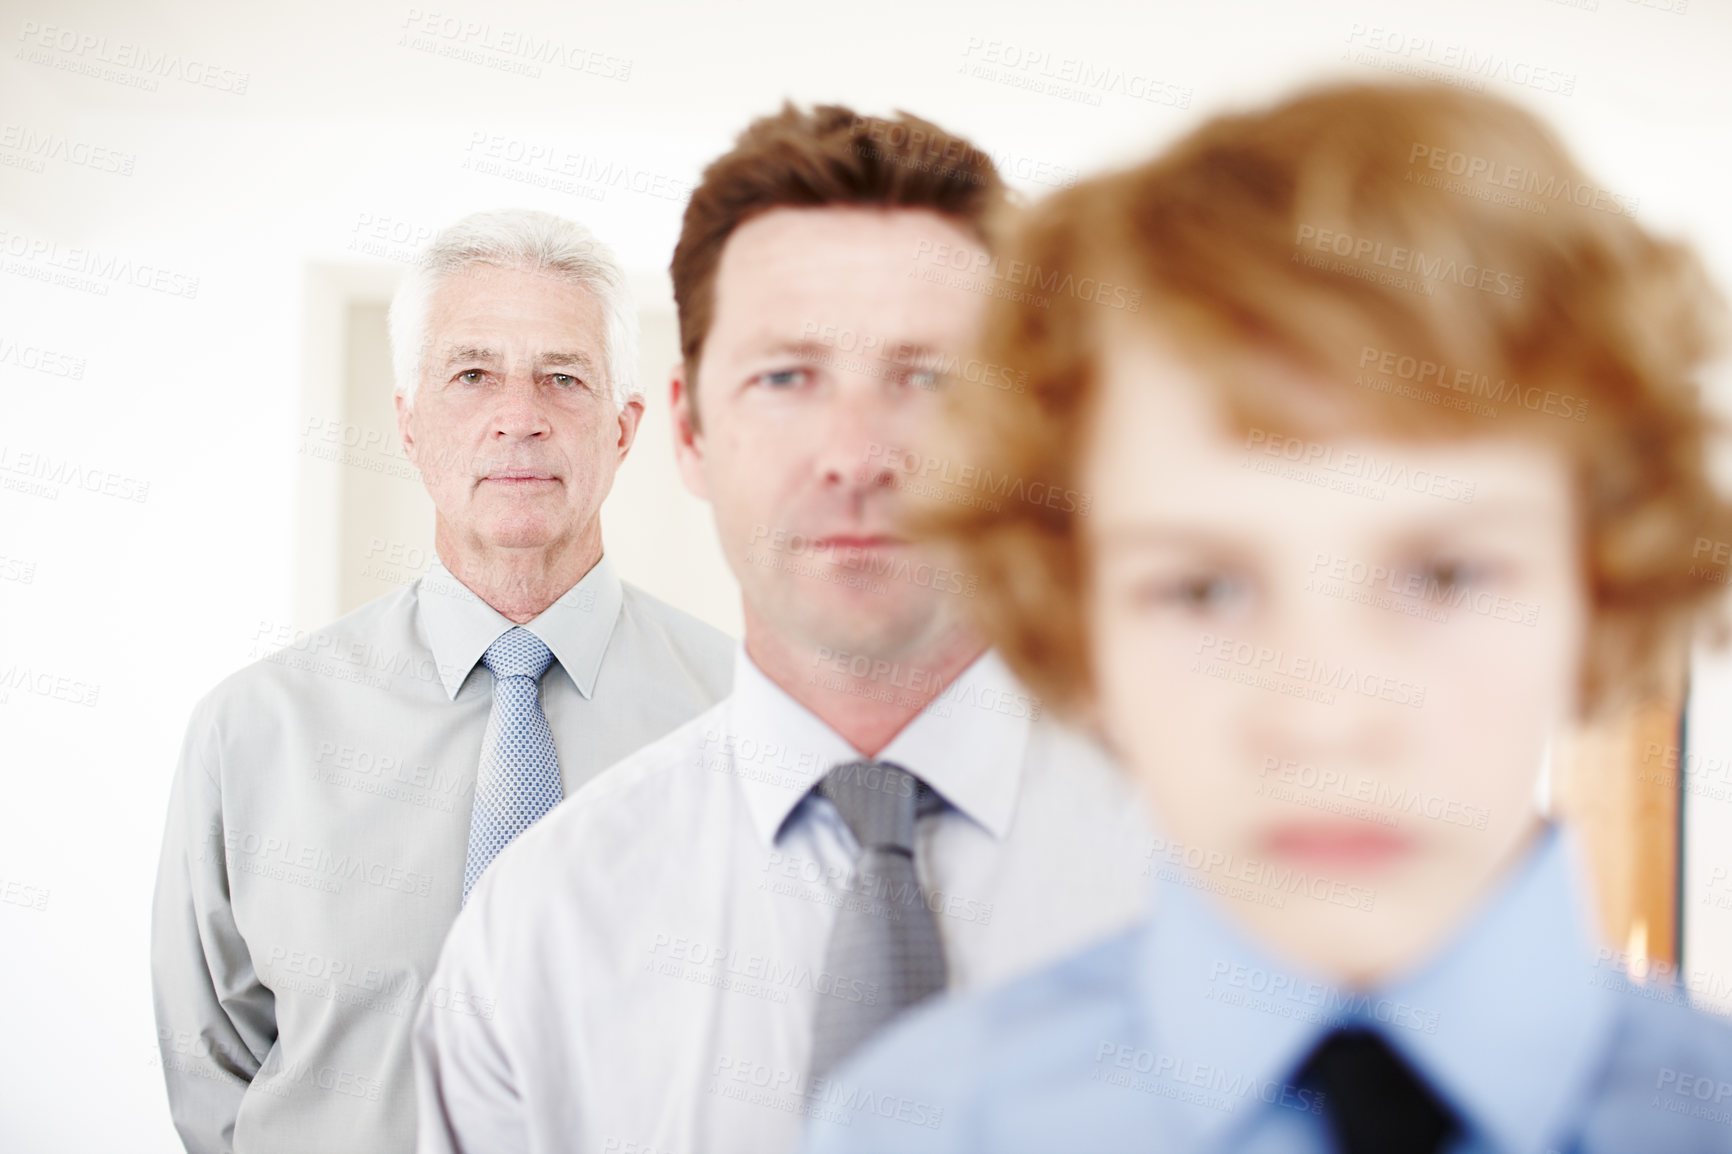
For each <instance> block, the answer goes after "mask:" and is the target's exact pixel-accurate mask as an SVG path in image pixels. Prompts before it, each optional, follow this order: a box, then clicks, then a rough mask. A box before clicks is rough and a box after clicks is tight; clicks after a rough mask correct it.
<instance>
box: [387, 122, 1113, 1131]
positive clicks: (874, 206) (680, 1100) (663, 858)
mask: <svg viewBox="0 0 1732 1154" xmlns="http://www.w3.org/2000/svg"><path fill="white" fill-rule="evenodd" d="M1001 196H1002V192H1001V186H1000V184H999V181H998V177H997V174H996V172H995V171H994V170H993V168H992V165H991V162H990V161H989V160H987V159H986V158H985V157H984V155H982V154H981V153H980V152H979V151H978V150H977V149H975V148H973V147H972V146H970V145H968V143H967V142H966V141H963V140H961V139H960V138H957V137H955V136H952V135H950V134H948V133H945V132H943V131H942V130H940V129H938V128H936V127H934V126H933V125H931V124H928V123H925V122H924V121H920V120H917V119H915V118H912V117H909V116H907V115H906V114H903V115H900V116H898V117H897V118H896V119H894V120H881V119H876V118H870V119H863V118H861V117H858V116H856V115H855V114H854V113H852V112H850V111H849V110H847V109H845V108H839V107H833V106H831V107H819V108H817V109H815V110H813V111H812V112H802V111H799V110H796V109H794V108H792V107H789V108H786V109H785V110H784V111H783V112H782V113H781V114H780V115H777V116H772V117H767V118H764V119H762V120H759V121H757V122H756V123H754V124H752V125H751V126H750V127H749V128H748V129H747V130H746V132H745V133H744V134H742V136H741V137H740V139H739V141H738V142H737V144H736V146H735V148H734V149H733V150H732V151H731V152H730V153H728V154H726V155H724V156H723V157H721V158H720V159H718V160H717V161H715V162H714V163H713V164H712V165H711V166H710V167H709V168H708V169H707V170H706V172H705V174H704V177H703V180H702V183H701V184H700V185H699V187H698V188H697V189H696V190H695V191H694V193H693V195H692V199H691V202H690V204H689V205H688V207H687V210H686V214H685V220H684V226H683V231H682V234H681V237H680V241H679V246H678V249H677V250H676V252H675V254H674V260H673V268H672V271H673V279H674V291H675V297H676V300H677V302H678V306H679V319H680V333H681V345H682V353H683V364H682V365H681V366H680V367H679V368H678V369H677V370H676V373H675V377H674V380H673V390H672V391H673V396H674V416H675V435H676V440H677V453H678V456H679V460H680V464H681V468H682V471H683V474H684V477H685V481H686V484H687V485H688V487H689V488H691V489H692V490H693V491H694V492H696V493H697V494H699V495H700V496H703V497H705V498H706V499H708V500H709V502H710V504H711V505H712V507H713V509H714V512H715V517H716V525H717V529H718V531H719V535H720V538H721V542H722V546H723V549H724V552H725V553H726V554H727V556H728V558H729V562H730V564H731V566H732V568H733V571H734V573H735V575H736V576H737V577H738V578H739V581H740V585H741V588H742V592H743V596H744V619H745V624H746V638H745V646H744V649H743V651H742V652H741V653H740V655H739V657H738V660H737V662H736V665H735V671H734V689H733V693H732V695H731V696H730V697H729V698H728V699H727V700H726V701H725V702H723V703H722V704H720V705H718V706H717V707H716V708H714V709H712V710H711V711H710V712H708V713H706V714H704V715H703V716H702V717H700V718H697V719H695V720H693V721H692V722H691V723H689V724H687V725H685V726H683V727H682V728H680V729H679V730H677V731H676V732H674V733H673V734H671V735H669V736H668V737H666V738H664V739H663V740H661V741H659V742H657V743H655V744H654V745H651V746H649V747H647V748H645V749H643V750H641V751H639V752H638V753H637V754H635V755H633V756H632V757H631V758H629V759H628V760H627V761H626V762H625V764H623V765H621V766H618V767H615V768H614V769H611V770H609V771H608V772H607V773H606V774H605V775H603V776H602V777H601V778H600V779H598V780H597V781H596V782H595V783H593V784H592V785H591V786H589V787H587V788H586V789H584V790H583V791H581V792H580V793H579V794H578V795H577V796H576V797H573V798H571V799H570V800H569V801H568V802H567V803H566V804H564V805H563V806H562V807H561V808H560V809H559V810H558V811H557V812H556V813H554V814H553V815H552V816H550V817H549V818H548V819H547V821H546V822H544V823H543V824H542V825H541V826H539V827H538V828H536V829H535V830H532V831H530V833H528V834H527V835H526V836H525V837H524V838H523V839H522V840H521V841H519V842H518V843H517V844H515V845H513V846H512V847H511V848H510V849H509V850H508V851H507V852H506V853H505V854H504V855H502V857H501V858H500V860H499V861H498V862H497V863H496V865H495V868H494V870H493V871H492V872H491V873H490V874H489V875H488V877H487V878H486V879H484V880H483V881H482V883H481V885H480V886H479V887H478V889H477V890H476V892H475V896H474V900H473V901H472V902H471V903H470V905H469V907H468V909H466V910H465V911H464V913H463V915H462V916H461V917H460V918H459V919H458V920H457V923H456V925H455V926H454V927H453V929H452V935H451V938H450V939H449V941H448V942H447V945H446V948H445V951H444V953H443V955H442V957H441V960H440V964H439V969H438V970H437V971H436V973H435V976H434V984H435V986H436V988H440V989H449V990H450V991H451V998H450V1004H449V1005H446V1006H442V1005H440V1004H439V1003H437V1002H429V1005H428V1007H427V1008H426V1009H425V1010H423V1012H422V1014H421V1017H420V1021H419V1024H418V1025H417V1028H416V1034H415V1051H416V1082H417V1086H418V1088H419V1089H420V1091H421V1113H420V1120H421V1125H420V1134H421V1138H420V1142H421V1149H422V1150H423V1151H439V1152H448V1151H453V1150H463V1151H468V1152H471V1154H483V1152H486V1154H499V1152H504V1151H531V1150H533V1151H538V1152H551V1151H593V1152H597V1154H600V1152H603V1151H619V1152H624V1151H658V1152H659V1151H696V1150H703V1151H708V1152H712V1154H715V1152H725V1151H740V1152H742V1154H774V1152H775V1151H778V1150H782V1149H785V1148H787V1147H788V1146H790V1145H791V1144H792V1143H793V1141H794V1140H795V1138H796V1136H797V1133H798V1129H799V1127H800V1125H801V1121H802V1118H803V1116H804V1115H806V1114H809V1113H822V1112H825V1111H827V1110H830V1109H831V1108H833V1105H834V1104H835V1103H837V1102H846V1101H847V1100H848V1089H847V1087H845V1086H840V1085H838V1084H836V1083H835V1081H834V1079H831V1078H829V1077H827V1072H828V1071H829V1070H830V1069H831V1068H832V1066H834V1065H835V1064H836V1063H837V1062H838V1061H839V1060H840V1059H841V1058H842V1057H843V1056H845V1055H846V1054H848V1053H849V1052H850V1051H851V1050H852V1049H853V1048H854V1047H855V1046H856V1045H858V1044H859V1043H860V1042H861V1041H862V1040H863V1039H864V1038H866V1037H867V1036H868V1035H869V1034H871V1033H872V1032H873V1031H874V1030H876V1029H877V1028H878V1027H880V1026H882V1025H883V1024H884V1023H885V1022H887V1021H888V1020H890V1019H891V1018H892V1017H893V1016H894V1015H895V1014H897V1013H898V1012H899V1011H901V1010H903V1009H904V1008H905V1007H907V1006H910V1005H912V1004H914V1003H915V1002H918V1001H919V1000H921V999H922V998H924V997H926V996H929V995H932V994H934V993H937V992H938V991H941V990H944V989H946V988H961V987H968V986H973V985H976V984H979V983H983V982H987V981H992V980H996V979H999V978H1002V977H1006V976H1009V975H1011V974H1015V973H1018V972H1021V971H1024V970H1026V969H1028V968H1029V967H1032V966H1034V965H1037V964H1039V963H1040V962H1042V961H1043V960H1046V959H1050V958H1052V957H1053V956H1055V955H1057V954H1060V953H1062V952H1063V951H1064V950H1066V949H1067V948H1073V947H1075V946H1076V945H1077V944H1079V943H1081V942H1084V941H1085V940H1088V939H1091V938H1093V937H1095V936H1097V935H1100V934H1104V933H1107V932H1110V931H1111V930H1112V929H1115V928H1117V927H1119V926H1120V925H1122V924H1124V923H1126V922H1128V921H1129V920H1130V919H1131V918H1132V917H1134V916H1135V915H1136V912H1137V910H1138V908H1139V905H1140V903H1141V901H1142V899H1143V893H1144V888H1145V882H1144V879H1143V877H1142V874H1143V863H1144V859H1145V855H1146V844H1145V841H1144V837H1145V828H1144V827H1143V826H1142V824H1141V819H1140V818H1139V817H1138V813H1137V811H1138V807H1137V806H1136V805H1135V804H1134V801H1133V799H1132V798H1131V797H1130V796H1129V795H1128V793H1127V792H1125V790H1126V787H1125V786H1123V785H1122V784H1120V780H1119V778H1118V776H1117V775H1116V774H1114V773H1113V771H1112V770H1111V768H1110V766H1108V765H1107V764H1106V762H1105V760H1104V759H1103V758H1102V757H1101V755H1100V754H1099V752H1098V751H1097V750H1095V749H1094V748H1093V747H1092V746H1090V745H1089V744H1088V743H1087V742H1086V741H1085V740H1083V739H1082V738H1081V737H1080V736H1079V735H1077V734H1075V733H1074V732H1071V731H1067V730H1061V729H1059V728H1058V727H1056V726H1054V725H1053V724H1052V723H1051V722H1050V721H1048V720H1046V719H1044V718H1040V717H1038V716H1037V715H1038V714H1039V712H1040V703H1039V702H1038V701H1037V700H1035V699H1032V698H1031V697H1030V696H1029V695H1028V694H1027V693H1026V691H1025V690H1024V689H1023V688H1022V687H1021V686H1020V684H1019V683H1018V682H1016V681H1015V680H1014V679H1013V678H1012V677H1011V676H1010V675H1009V673H1008V671H1007V669H1006V667H1005V665H1004V663H1003V662H1002V661H1001V659H1000V658H999V657H998V656H997V655H996V654H995V653H992V652H988V651H987V650H986V647H985V646H984V645H983V643H982V642H981V641H980V640H979V638H978V637H977V635H976V634H975V632H974V631H973V629H972V628H971V627H970V625H969V624H968V622H967V615H966V612H965V610H966V608H967V605H968V603H969V594H970V593H972V592H973V589H974V586H973V578H972V577H971V576H969V575H968V574H963V573H958V572H956V571H955V569H954V568H953V567H948V566H946V564H945V558H944V557H943V556H942V555H940V554H938V553H936V552H935V551H934V550H933V549H932V548H930V547H928V546H925V545H921V544H918V543H916V542H915V541H913V540H912V539H911V538H910V536H909V527H908V523H907V521H906V520H905V518H904V516H903V511H904V509H905V507H906V506H905V497H906V495H907V494H906V486H905V484H904V474H905V471H906V470H905V467H904V464H903V463H904V462H905V461H906V460H908V458H909V453H908V452H907V449H908V446H909V445H910V444H911V443H912V442H913V439H914V437H915V436H916V435H917V434H918V433H919V431H920V430H921V429H922V428H923V426H925V425H926V424H927V423H928V422H929V421H930V420H931V418H932V417H933V416H934V415H935V413H936V405H937V398H938V392H937V389H936V387H935V386H937V385H938V384H939V383H940V381H941V379H943V378H946V377H950V378H954V379H953V380H950V381H949V382H948V383H947V384H946V385H945V387H951V388H986V387H994V388H1000V387H1014V380H1015V378H1014V373H1008V374H1007V373H1005V372H999V371H991V372H988V371H987V369H986V367H983V366H979V365H974V364H971V363H970V362H968V361H965V360H963V359H961V358H960V357H959V356H958V354H957V352H956V350H960V349H964V348H966V347H967V344H968V342H969V340H970V337H971V335H972V329H973V326H974V324H975V320H976V317H977V316H978V314H979V312H980V307H981V303H982V299H983V298H982V296H981V294H980V292H979V291H968V290H969V289H975V290H979V289H980V288H982V287H984V288H986V289H987V290H988V291H991V290H993V289H995V288H997V289H1002V288H1003V286H1002V285H1001V284H997V283H995V282H993V281H990V280H984V279H983V280H979V281H976V280H960V281H959V280H958V279H957V278H956V276H955V275H954V274H953V272H952V266H953V265H954V266H955V267H957V268H961V269H966V270H969V271H971V272H976V273H978V272H979V271H980V270H982V269H983V268H984V267H985V266H987V264H988V260H989V258H988V256H987V252H986V250H985V248H984V247H983V238H984V235H985V228H984V226H983V221H984V220H985V218H986V214H987V213H988V212H989V211H991V210H992V209H993V208H994V207H995V206H996V205H997V203H998V202H999V200H1000V198H1001ZM928 258H938V259H939V260H942V261H943V262H944V263H943V264H942V265H939V264H935V263H933V262H932V261H931V260H929V259H928ZM925 469H926V466H925V465H924V464H921V465H920V466H919V467H918V469H917V470H916V471H917V472H920V471H925ZM1038 480H1039V479H1034V478H1030V479H1027V483H1026V484H1024V483H1022V482H1020V481H1019V485H1021V488H1019V489H1018V490H1017V492H1018V493H1019V494H1021V495H1002V496H1000V497H999V498H997V499H1005V500H1018V499H1031V498H1028V497H1027V496H1026V493H1027V490H1028V488H1029V487H1031V486H1032V483H1033V482H1035V481H1038ZM1006 488H1007V487H1006V486H998V489H997V490H996V491H999V492H1000V493H1001V494H1002V493H1005V492H1006ZM1045 492H1046V490H1045V489H1044V488H1043V489H1042V494H1043V495H1042V496H1041V497H1040V498H1039V499H1041V500H1045V499H1046V496H1045V495H1044V494H1045ZM983 497H984V495H983ZM1058 499H1059V500H1060V501H1061V502H1062V501H1064V500H1070V501H1071V502H1072V504H1073V506H1077V505H1081V504H1082V501H1083V498H1082V496H1081V495H1080V494H1075V493H1071V492H1069V491H1068V490H1061V491H1060V496H1059V498H1058ZM459 999H461V1001H462V1008H461V1009H459V1005H458V1003H459ZM474 1007H482V1008H483V1009H482V1010H480V1011H477V1010H476V1009H474ZM882 1105H883V1108H884V1109H886V1110H889V1111H891V1112H892V1113H894V1114H895V1115H896V1116H897V1117H899V1118H902V1119H903V1120H905V1121H906V1123H907V1124H908V1125H910V1126H933V1125H939V1124H942V1117H941V1116H940V1115H938V1114H935V1113H934V1112H933V1111H932V1110H931V1109H929V1108H928V1107H927V1106H926V1105H925V1104H924V1103H922V1102H920V1101H918V1100H914V1099H906V1100H902V1101H898V1102H890V1103H884V1104H882Z"/></svg>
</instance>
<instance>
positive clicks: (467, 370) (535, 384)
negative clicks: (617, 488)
mask: <svg viewBox="0 0 1732 1154" xmlns="http://www.w3.org/2000/svg"><path fill="white" fill-rule="evenodd" d="M427 321H428V323H427V336H428V345H427V355H426V359H425V361H424V362H423V364H422V366H421V377H420V382H419V387H418V390H417V392H416V394H415V397H414V400H413V401H412V402H406V401H405V399H404V398H403V397H401V396H399V397H398V398H397V417H398V427H399V429H400V431H401V432H402V435H403V444H404V447H405V449H406V450H407V452H408V454H409V458H410V459H411V460H412V461H414V462H415V464H416V466H417V467H418V468H419V469H420V470H421V476H422V479H423V480H424V481H425V482H426V485H427V492H428V493H429V494H431V495H432V497H433V504H434V506H435V508H436V509H437V511H438V520H439V538H440V540H441V542H442V543H444V542H447V541H449V542H450V543H451V544H452V545H453V546H454V547H455V548H458V549H461V550H464V551H466V552H470V553H474V554H484V553H487V552H489V551H491V550H497V549H512V550H516V549H523V550H544V551H550V552H551V551H557V550H560V549H562V548H564V547H566V546H568V545H570V544H573V543H575V542H579V541H581V540H582V539H583V538H584V537H585V536H587V535H594V536H595V538H596V545H597V548H599V544H600V523H599V521H598V513H599V511H600V509H601V503H602V501H603V499H604V498H606V496H607V494H608V490H609V489H610V488H612V486H613V478H614V472H615V471H616V470H617V469H618V468H619V464H620V462H621V461H623V460H624V459H625V455H626V453H627V451H628V450H629V449H630V448H631V443H632V439H633V437H635V435H636V433H637V425H638V420H639V418H640V417H641V416H642V413H643V404H642V402H641V401H638V400H636V399H633V400H631V401H630V402H628V403H627V404H626V406H625V407H624V408H623V409H620V408H617V407H616V406H615V404H614V400H613V382H612V380H611V379H610V378H609V376H608V372H607V357H606V344H605V341H604V338H603V333H604V331H605V330H604V325H603V319H602V310H601V305H600V303H599V302H598V301H597V300H596V299H595V297H594V296H593V295H592V294H591V293H590V292H589V291H587V290H586V289H583V288H581V287H578V286H577V285H574V284H572V283H570V282H569V281H565V280H561V279H558V278H556V277H552V276H547V275H544V274H541V273H537V272H532V271H525V270H520V269H504V268H498V267H496V266H492V265H474V266H471V267H470V268H468V269H466V270H464V271H462V272H460V273H457V274H454V275H452V276H449V277H447V278H445V279H444V280H443V281H441V282H440V283H439V285H438V287H437V288H436V289H435V290H434V292H433V296H432V300H431V302H430V308H429V310H428V318H427Z"/></svg>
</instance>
